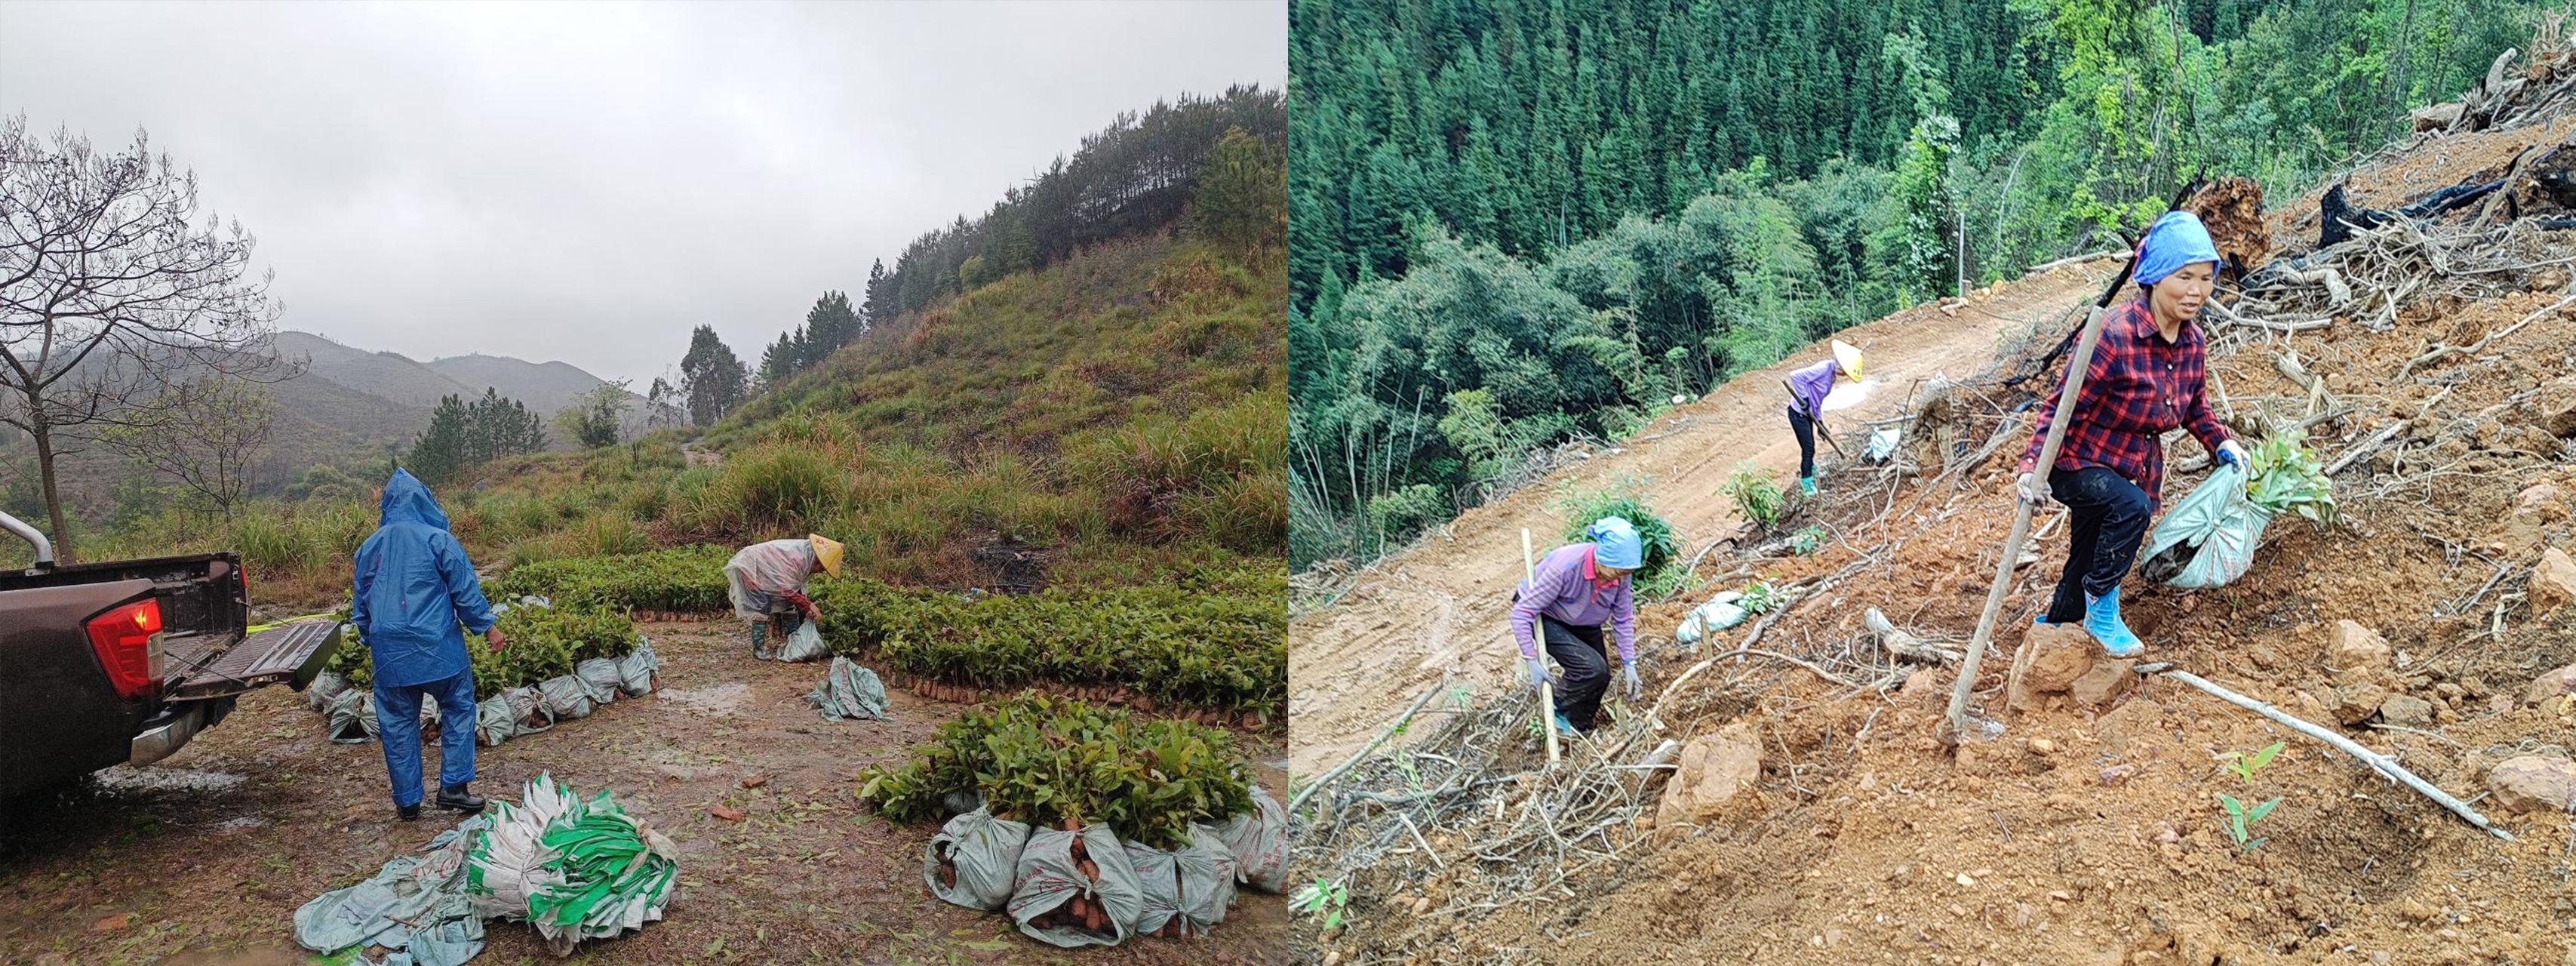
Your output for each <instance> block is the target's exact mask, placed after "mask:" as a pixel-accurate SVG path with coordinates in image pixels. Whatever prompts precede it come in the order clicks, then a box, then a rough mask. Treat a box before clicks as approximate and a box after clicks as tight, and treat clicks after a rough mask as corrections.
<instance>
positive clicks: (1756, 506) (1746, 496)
mask: <svg viewBox="0 0 2576 966" xmlns="http://www.w3.org/2000/svg"><path fill="white" fill-rule="evenodd" d="M1717 491H1718V492H1719V493H1723V494H1725V495H1727V496H1728V497H1731V498H1733V499H1734V500H1735V512H1736V513H1738V514H1741V515H1743V517H1744V518H1745V519H1747V520H1751V521H1753V522H1754V523H1756V524H1759V525H1760V526H1761V527H1762V528H1763V529H1766V530H1767V529H1770V528H1772V527H1774V526H1778V525H1779V523H1780V511H1781V510H1782V509H1784V508H1786V507H1787V506H1788V503H1789V500H1788V496H1787V494H1785V493H1783V492H1781V490H1780V484H1778V483H1775V482H1772V480H1771V471H1770V470H1766V469H1763V468H1762V467H1761V466H1759V465H1756V464H1755V463H1754V462H1753V461H1752V460H1745V461H1744V462H1741V463H1737V464H1735V472H1734V473H1733V474H1732V475H1730V476H1728V477H1727V478H1726V483H1725V484H1724V485H1722V486H1720V487H1718V490H1717Z"/></svg>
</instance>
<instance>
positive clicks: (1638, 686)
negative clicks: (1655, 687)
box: [1619, 661, 1646, 704]
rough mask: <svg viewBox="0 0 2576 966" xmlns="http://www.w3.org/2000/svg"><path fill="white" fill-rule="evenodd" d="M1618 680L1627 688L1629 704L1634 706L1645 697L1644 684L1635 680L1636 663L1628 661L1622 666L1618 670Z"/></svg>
mask: <svg viewBox="0 0 2576 966" xmlns="http://www.w3.org/2000/svg"><path fill="white" fill-rule="evenodd" d="M1619 680H1620V681H1621V682H1622V683H1624V684H1626V685H1627V686H1628V701H1629V703H1631V704H1634V703H1636V702H1637V701H1640V700H1643V699H1644V698H1645V697H1646V682H1644V681H1640V680H1638V679H1637V662H1635V661H1630V662H1628V663H1627V664H1625V665H1622V666H1621V668H1620V670H1619Z"/></svg>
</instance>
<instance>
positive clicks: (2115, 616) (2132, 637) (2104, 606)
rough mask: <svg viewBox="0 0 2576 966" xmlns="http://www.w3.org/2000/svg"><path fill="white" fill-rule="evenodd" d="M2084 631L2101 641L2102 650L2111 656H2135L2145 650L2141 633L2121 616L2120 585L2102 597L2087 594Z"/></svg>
mask: <svg viewBox="0 0 2576 966" xmlns="http://www.w3.org/2000/svg"><path fill="white" fill-rule="evenodd" d="M2084 632H2085V633H2087V634H2091V635H2093V640H2095V641H2096V642H2099V643H2100V644H2101V645H2102V653H2105V654H2109V655H2111V656H2112V657H2136V656H2138V653H2139V652H2141V651H2144V650H2146V648H2147V645H2146V643H2145V642H2143V641H2140V640H2138V635H2136V634H2132V633H2129V625H2128V624H2127V623H2126V622H2124V621H2122V620H2120V588H2117V587H2113V588H2111V592H2110V593H2108V594H2104V595H2102V596H2100V597H2095V596H2093V595H2091V594H2086V595H2084Z"/></svg>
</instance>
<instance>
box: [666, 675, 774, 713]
mask: <svg viewBox="0 0 2576 966" xmlns="http://www.w3.org/2000/svg"><path fill="white" fill-rule="evenodd" d="M653 697H654V700H657V701H670V702H675V703H677V704H678V705H679V706H680V707H681V708H684V709H686V710H689V711H695V712H698V713H700V714H710V715H730V714H733V713H734V712H736V711H740V710H742V705H743V702H745V701H749V700H751V685H748V684H742V683H740V682H736V683H733V684H719V685H717V686H715V687H712V688H694V689H679V688H664V689H662V690H660V691H655V692H653Z"/></svg>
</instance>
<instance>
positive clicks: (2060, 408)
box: [1948, 270, 2129, 737]
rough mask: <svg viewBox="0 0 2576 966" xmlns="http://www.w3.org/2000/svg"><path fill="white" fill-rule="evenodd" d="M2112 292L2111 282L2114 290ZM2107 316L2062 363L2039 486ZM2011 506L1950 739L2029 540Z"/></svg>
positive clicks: (1957, 687) (2020, 509) (1963, 720)
mask: <svg viewBox="0 0 2576 966" xmlns="http://www.w3.org/2000/svg"><path fill="white" fill-rule="evenodd" d="M2128 275H2129V273H2128V271H2126V270H2122V271H2121V272H2120V277H2121V278H2122V279H2126V278H2128ZM2117 289H2118V286H2117V284H2116V283H2115V284H2114V285H2113V290H2114V291H2117ZM2108 294H2109V293H2105V295H2106V297H2107V295H2108ZM2107 314H2109V310H2108V309H2107V308H2106V307H2105V306H2102V305H2096V306H2094V307H2093V312H2092V314H2091V315H2089V316H2087V317H2086V318H2085V319H2084V336H2083V338H2081V339H2079V340H2077V341H2076V343H2075V355H2074V356H2073V357H2072V358H2070V359H2068V360H2067V361H2066V388H2065V389H2063V390H2061V391H2059V392H2058V394H2057V414H2056V418H2054V419H2051V420H2049V422H2048V440H2047V441H2046V442H2043V443H2041V444H2040V446H2039V463H2038V464H2037V468H2035V469H2033V470H2031V474H2032V476H2033V477H2034V479H2035V480H2036V481H2037V482H2038V484H2039V485H2041V486H2047V485H2048V472H2049V468H2050V467H2051V466H2054V465H2056V463H2057V446H2058V444H2059V443H2061V442H2064V441H2065V439H2066V423H2067V420H2068V419H2069V418H2070V417H2072V416H2073V415H2074V414H2075V403H2076V401H2077V400H2079V399H2082V398H2084V373H2085V370H2086V369H2088V368H2089V367H2091V366H2092V364H2093V348H2094V346H2095V345H2096V344H2097V343H2099V342H2100V341H2101V339H2102V317H2103V316H2105V315H2107ZM2013 507H2014V509H2013V525H2012V533H2011V534H2010V535H2008V536H2006V537H2004V556H2003V559H2002V560H2001V561H1999V562H1997V563H1996V564H1995V582H1994V584H1993V586H1990V587H1988V588H1986V610H1985V613H1984V614H1982V615H1979V616H1978V618H1977V634H1976V636H1975V637H1973V638H1970V639H1969V641H1968V656H1967V659H1966V660H1963V661H1961V662H1959V681H1958V683H1957V684H1954V685H1952V686H1951V687H1950V710H1949V712H1948V717H1949V719H1950V734H1951V735H1952V736H1954V737H1964V736H1965V735H1966V734H1967V732H1968V694H1969V692H1971V691H1974V690H1976V686H1977V665H1978V663H1980V662H1981V661H1983V660H1984V659H1985V656H1986V642H1987V641H1990V640H1993V639H1994V635H1995V618H1996V616H1997V615H1999V614H2001V613H2002V612H2003V607H2004V594H2005V593H2006V592H2007V591H2009V590H2010V589H2011V588H2012V579H2013V570H2014V569H2015V568H2014V566H2013V565H2014V564H2016V563H2019V562H2021V545H2022V541H2023V540H2024V538H2027V537H2028V536H2030V512H2031V510H2032V509H2033V508H2032V506H2031V503H2030V501H2029V500H2025V499H2022V498H2021V497H2020V494H2018V493H2016V494H2014V497H2013ZM2068 566H2074V565H2073V564H2071V563H2070V564H2068Z"/></svg>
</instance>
